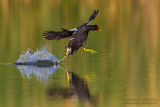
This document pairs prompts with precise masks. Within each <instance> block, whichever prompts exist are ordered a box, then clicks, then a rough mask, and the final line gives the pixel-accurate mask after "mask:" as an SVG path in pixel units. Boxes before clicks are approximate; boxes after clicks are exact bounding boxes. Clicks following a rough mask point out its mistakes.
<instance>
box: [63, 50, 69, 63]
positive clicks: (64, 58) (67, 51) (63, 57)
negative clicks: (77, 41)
mask: <svg viewBox="0 0 160 107" xmlns="http://www.w3.org/2000/svg"><path fill="white" fill-rule="evenodd" d="M68 49H69V48H67V51H66V53H65V56H64V57H63V59H62V60H61V61H63V60H64V59H66V57H67V55H68Z"/></svg>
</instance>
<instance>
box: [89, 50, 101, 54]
mask: <svg viewBox="0 0 160 107" xmlns="http://www.w3.org/2000/svg"><path fill="white" fill-rule="evenodd" d="M90 53H92V54H96V53H99V52H97V51H94V50H91V51H90Z"/></svg>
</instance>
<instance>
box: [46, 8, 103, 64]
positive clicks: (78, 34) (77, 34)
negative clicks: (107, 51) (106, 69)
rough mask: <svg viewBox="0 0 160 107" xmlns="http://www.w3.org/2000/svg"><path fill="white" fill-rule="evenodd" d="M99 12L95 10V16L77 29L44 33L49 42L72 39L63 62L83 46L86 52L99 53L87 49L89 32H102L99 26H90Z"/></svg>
mask: <svg viewBox="0 0 160 107" xmlns="http://www.w3.org/2000/svg"><path fill="white" fill-rule="evenodd" d="M98 12H99V11H98V10H94V12H93V15H91V17H90V18H89V21H88V22H87V23H84V24H83V25H81V26H79V27H77V28H74V29H63V28H61V31H46V32H45V33H43V36H44V37H45V38H46V39H48V40H59V39H64V38H67V37H71V39H70V41H69V43H68V46H67V51H66V53H65V56H64V57H63V59H62V60H61V61H63V60H64V59H65V58H66V56H67V55H70V54H73V53H75V52H76V51H77V50H78V49H79V48H80V47H81V46H83V49H84V50H85V51H89V52H90V53H93V54H95V53H98V52H96V51H94V50H91V49H86V48H85V47H86V43H87V37H88V33H89V31H90V30H99V31H101V29H100V28H99V26H98V25H89V23H90V22H92V21H93V20H94V19H95V17H96V16H97V14H98Z"/></svg>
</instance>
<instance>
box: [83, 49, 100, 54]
mask: <svg viewBox="0 0 160 107" xmlns="http://www.w3.org/2000/svg"><path fill="white" fill-rule="evenodd" d="M83 49H84V51H88V52H90V53H93V54H96V53H99V52H96V51H94V50H91V49H86V48H83Z"/></svg>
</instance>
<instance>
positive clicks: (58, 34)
mask: <svg viewBox="0 0 160 107" xmlns="http://www.w3.org/2000/svg"><path fill="white" fill-rule="evenodd" d="M61 30H62V31H46V32H45V33H43V36H44V37H45V38H46V39H48V40H59V39H64V38H67V37H71V36H72V34H73V33H74V32H75V31H76V30H75V29H63V28H61Z"/></svg>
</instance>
